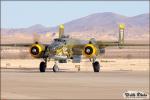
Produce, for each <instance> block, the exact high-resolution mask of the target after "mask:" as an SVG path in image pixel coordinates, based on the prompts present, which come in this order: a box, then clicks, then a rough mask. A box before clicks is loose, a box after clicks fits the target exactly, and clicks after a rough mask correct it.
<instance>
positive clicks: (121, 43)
mask: <svg viewBox="0 0 150 100" xmlns="http://www.w3.org/2000/svg"><path fill="white" fill-rule="evenodd" d="M124 29H125V25H124V24H120V25H119V40H118V41H119V47H120V48H122V46H123V44H124Z"/></svg>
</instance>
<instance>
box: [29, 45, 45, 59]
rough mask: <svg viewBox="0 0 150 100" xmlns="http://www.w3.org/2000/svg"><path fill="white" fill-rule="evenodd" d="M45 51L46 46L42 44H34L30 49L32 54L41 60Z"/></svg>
mask: <svg viewBox="0 0 150 100" xmlns="http://www.w3.org/2000/svg"><path fill="white" fill-rule="evenodd" d="M44 51H45V46H44V45H42V44H33V45H32V46H31V48H30V54H31V56H33V57H34V58H41V57H42V56H43V53H44Z"/></svg>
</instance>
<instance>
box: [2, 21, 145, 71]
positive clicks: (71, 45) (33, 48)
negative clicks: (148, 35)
mask: <svg viewBox="0 0 150 100" xmlns="http://www.w3.org/2000/svg"><path fill="white" fill-rule="evenodd" d="M124 29H125V26H124V24H120V25H119V39H118V41H114V42H111V41H107V42H106V41H105V42H104V41H96V40H95V39H94V38H92V39H90V40H89V41H88V42H87V43H83V40H77V39H73V38H69V37H68V36H65V35H64V25H60V26H59V38H55V39H54V40H53V42H52V43H51V44H41V43H39V42H38V41H36V42H35V43H34V44H1V46H29V47H30V54H31V55H32V56H33V57H34V58H42V59H43V61H42V62H41V63H40V65H39V70H40V72H45V70H46V67H47V62H48V61H50V59H54V60H55V61H56V63H55V64H54V66H53V71H54V72H58V71H59V67H58V65H57V61H58V62H59V63H67V59H72V62H73V63H80V61H81V55H84V56H85V57H86V58H88V59H89V60H90V61H91V62H92V66H93V70H94V72H99V71H100V63H99V61H97V60H96V58H97V56H98V55H99V54H102V53H105V47H107V46H118V47H119V48H122V47H123V46H145V44H125V43H124Z"/></svg>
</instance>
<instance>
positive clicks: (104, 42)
mask: <svg viewBox="0 0 150 100" xmlns="http://www.w3.org/2000/svg"><path fill="white" fill-rule="evenodd" d="M97 45H98V47H99V48H105V47H108V46H119V47H121V46H122V47H123V46H149V45H150V44H137V43H120V42H118V41H116V42H109V41H97Z"/></svg>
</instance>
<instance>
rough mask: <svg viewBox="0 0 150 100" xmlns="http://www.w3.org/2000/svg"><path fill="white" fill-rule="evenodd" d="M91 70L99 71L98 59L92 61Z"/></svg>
mask: <svg viewBox="0 0 150 100" xmlns="http://www.w3.org/2000/svg"><path fill="white" fill-rule="evenodd" d="M93 70H94V72H99V71H100V64H99V62H98V61H95V62H94V63H93Z"/></svg>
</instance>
